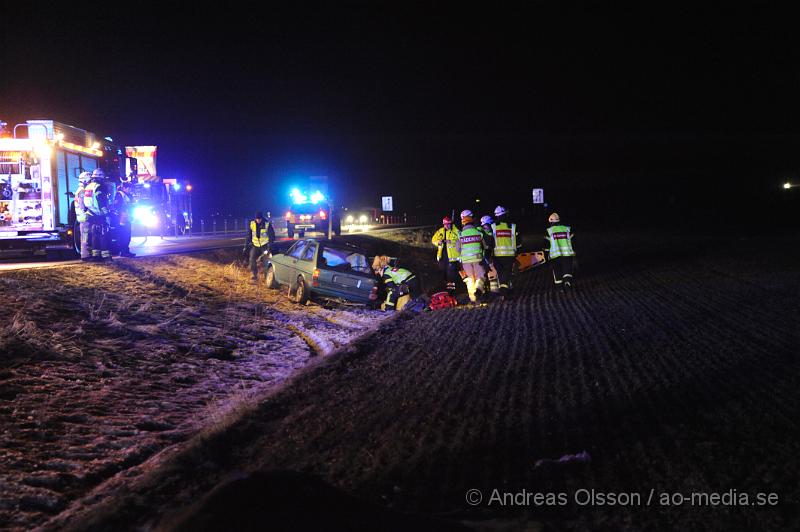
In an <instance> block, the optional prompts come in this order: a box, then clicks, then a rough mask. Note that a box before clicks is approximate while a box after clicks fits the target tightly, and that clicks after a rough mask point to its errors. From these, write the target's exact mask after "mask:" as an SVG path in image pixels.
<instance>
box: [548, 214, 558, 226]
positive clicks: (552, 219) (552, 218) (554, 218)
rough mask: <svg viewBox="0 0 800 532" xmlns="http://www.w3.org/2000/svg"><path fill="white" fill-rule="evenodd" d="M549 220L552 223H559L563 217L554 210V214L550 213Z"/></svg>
mask: <svg viewBox="0 0 800 532" xmlns="http://www.w3.org/2000/svg"><path fill="white" fill-rule="evenodd" d="M547 221H548V222H550V223H551V224H557V223H558V222H560V221H561V218H560V217H559V216H558V213H557V212H554V213H553V214H551V215H550V217H549V218H548V219H547Z"/></svg>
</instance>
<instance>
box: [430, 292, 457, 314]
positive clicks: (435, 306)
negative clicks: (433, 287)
mask: <svg viewBox="0 0 800 532" xmlns="http://www.w3.org/2000/svg"><path fill="white" fill-rule="evenodd" d="M456 305H458V302H457V301H456V298H454V297H453V296H452V295H450V294H449V293H448V292H436V293H435V294H433V295H432V296H431V302H430V305H428V306H429V307H430V308H431V310H442V309H445V308H453V307H455V306H456Z"/></svg>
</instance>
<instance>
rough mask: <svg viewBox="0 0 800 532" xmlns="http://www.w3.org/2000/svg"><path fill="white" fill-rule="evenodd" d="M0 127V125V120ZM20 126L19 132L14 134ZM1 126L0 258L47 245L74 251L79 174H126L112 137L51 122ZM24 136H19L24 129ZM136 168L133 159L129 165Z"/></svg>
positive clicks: (43, 249)
mask: <svg viewBox="0 0 800 532" xmlns="http://www.w3.org/2000/svg"><path fill="white" fill-rule="evenodd" d="M0 124H2V122H0ZM20 128H21V131H18V130H19V129H20ZM2 129H3V128H0V254H3V253H18V252H33V254H37V255H44V254H45V253H46V248H47V247H48V246H53V245H54V244H56V245H57V244H59V243H61V244H64V246H62V247H65V248H67V249H73V250H74V249H75V242H74V238H75V236H76V235H75V226H76V224H75V212H74V206H73V198H74V193H75V190H76V189H77V188H78V175H79V174H80V173H81V172H84V171H88V172H91V171H92V170H94V169H95V168H101V169H102V170H103V172H105V174H106V176H107V177H108V178H109V179H111V180H112V182H118V179H119V177H120V175H124V172H125V166H124V165H125V163H126V159H125V155H124V153H123V151H122V150H121V149H120V148H119V147H117V146H115V145H114V144H113V140H112V139H111V138H110V137H105V138H103V137H98V136H97V135H95V134H94V133H92V132H90V131H86V130H83V129H80V128H77V127H74V126H70V125H67V124H63V123H61V122H56V121H54V120H28V121H26V122H24V123H21V124H17V125H16V126H14V128H13V130H12V131H2ZM25 130H27V131H26V133H27V138H22V137H21V135H22V131H25ZM127 163H128V165H129V166H131V167H133V168H135V167H136V163H135V161H127Z"/></svg>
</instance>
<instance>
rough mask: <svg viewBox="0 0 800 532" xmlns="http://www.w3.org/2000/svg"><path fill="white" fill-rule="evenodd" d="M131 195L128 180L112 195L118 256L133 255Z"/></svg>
mask: <svg viewBox="0 0 800 532" xmlns="http://www.w3.org/2000/svg"><path fill="white" fill-rule="evenodd" d="M132 203H133V196H132V195H131V190H130V187H129V182H125V181H123V182H122V183H121V185H120V187H119V188H118V189H117V194H116V195H115V196H114V214H115V217H116V221H117V223H116V224H115V227H116V229H115V236H116V239H117V250H116V251H117V253H119V256H120V257H135V256H136V254H135V253H131V249H130V245H131V204H132Z"/></svg>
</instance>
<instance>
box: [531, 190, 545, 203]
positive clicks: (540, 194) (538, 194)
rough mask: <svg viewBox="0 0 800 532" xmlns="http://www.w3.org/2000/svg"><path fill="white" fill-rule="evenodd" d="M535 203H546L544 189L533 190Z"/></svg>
mask: <svg viewBox="0 0 800 532" xmlns="http://www.w3.org/2000/svg"><path fill="white" fill-rule="evenodd" d="M533 202H534V203H544V189H543V188H534V189H533Z"/></svg>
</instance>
